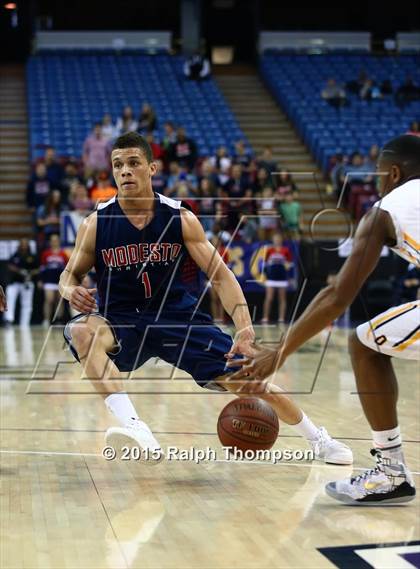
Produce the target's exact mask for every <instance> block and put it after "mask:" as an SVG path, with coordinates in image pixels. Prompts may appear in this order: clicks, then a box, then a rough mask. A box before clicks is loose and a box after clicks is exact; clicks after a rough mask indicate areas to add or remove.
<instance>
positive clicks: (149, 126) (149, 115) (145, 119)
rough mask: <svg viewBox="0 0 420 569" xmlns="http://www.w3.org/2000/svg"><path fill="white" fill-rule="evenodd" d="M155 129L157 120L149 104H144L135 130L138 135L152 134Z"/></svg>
mask: <svg viewBox="0 0 420 569" xmlns="http://www.w3.org/2000/svg"><path fill="white" fill-rule="evenodd" d="M156 128H157V118H156V113H155V111H154V110H153V107H152V106H151V105H149V103H144V104H143V106H142V109H141V113H140V115H139V120H138V125H137V130H138V131H139V132H140V134H143V135H144V134H146V133H148V132H152V131H153V130H156Z"/></svg>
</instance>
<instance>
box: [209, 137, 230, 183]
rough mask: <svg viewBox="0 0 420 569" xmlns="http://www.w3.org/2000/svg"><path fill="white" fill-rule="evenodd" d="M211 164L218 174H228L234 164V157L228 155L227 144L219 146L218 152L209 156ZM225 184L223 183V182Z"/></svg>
mask: <svg viewBox="0 0 420 569" xmlns="http://www.w3.org/2000/svg"><path fill="white" fill-rule="evenodd" d="M209 160H210V163H211V165H212V166H213V168H214V169H215V171H216V172H217V173H218V174H225V175H226V174H227V173H228V172H229V169H230V167H231V165H232V159H231V158H230V156H228V153H227V149H226V147H225V146H219V148H218V149H217V150H216V154H215V155H214V156H211V157H210V158H209ZM222 185H223V184H222Z"/></svg>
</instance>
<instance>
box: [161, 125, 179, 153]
mask: <svg viewBox="0 0 420 569" xmlns="http://www.w3.org/2000/svg"><path fill="white" fill-rule="evenodd" d="M163 130H164V135H163V140H162V143H161V145H162V146H163V149H164V150H165V153H166V155H167V154H169V153H170V151H171V147H172V145H173V144H174V143H175V142H176V130H175V125H174V123H173V122H171V121H167V122H165V123H164V125H163Z"/></svg>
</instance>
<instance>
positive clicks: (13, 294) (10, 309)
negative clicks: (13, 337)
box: [4, 283, 22, 324]
mask: <svg viewBox="0 0 420 569" xmlns="http://www.w3.org/2000/svg"><path fill="white" fill-rule="evenodd" d="M21 286H22V285H21V284H20V283H12V284H9V286H8V287H7V288H6V299H7V312H5V313H4V317H5V320H6V322H9V323H10V324H13V322H14V320H15V309H16V299H17V297H18V296H19V293H20V287H21Z"/></svg>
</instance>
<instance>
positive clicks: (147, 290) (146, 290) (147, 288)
mask: <svg viewBox="0 0 420 569" xmlns="http://www.w3.org/2000/svg"><path fill="white" fill-rule="evenodd" d="M141 282H142V283H143V284H144V298H151V296H152V287H151V286H150V280H149V275H148V274H147V273H142V275H141Z"/></svg>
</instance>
